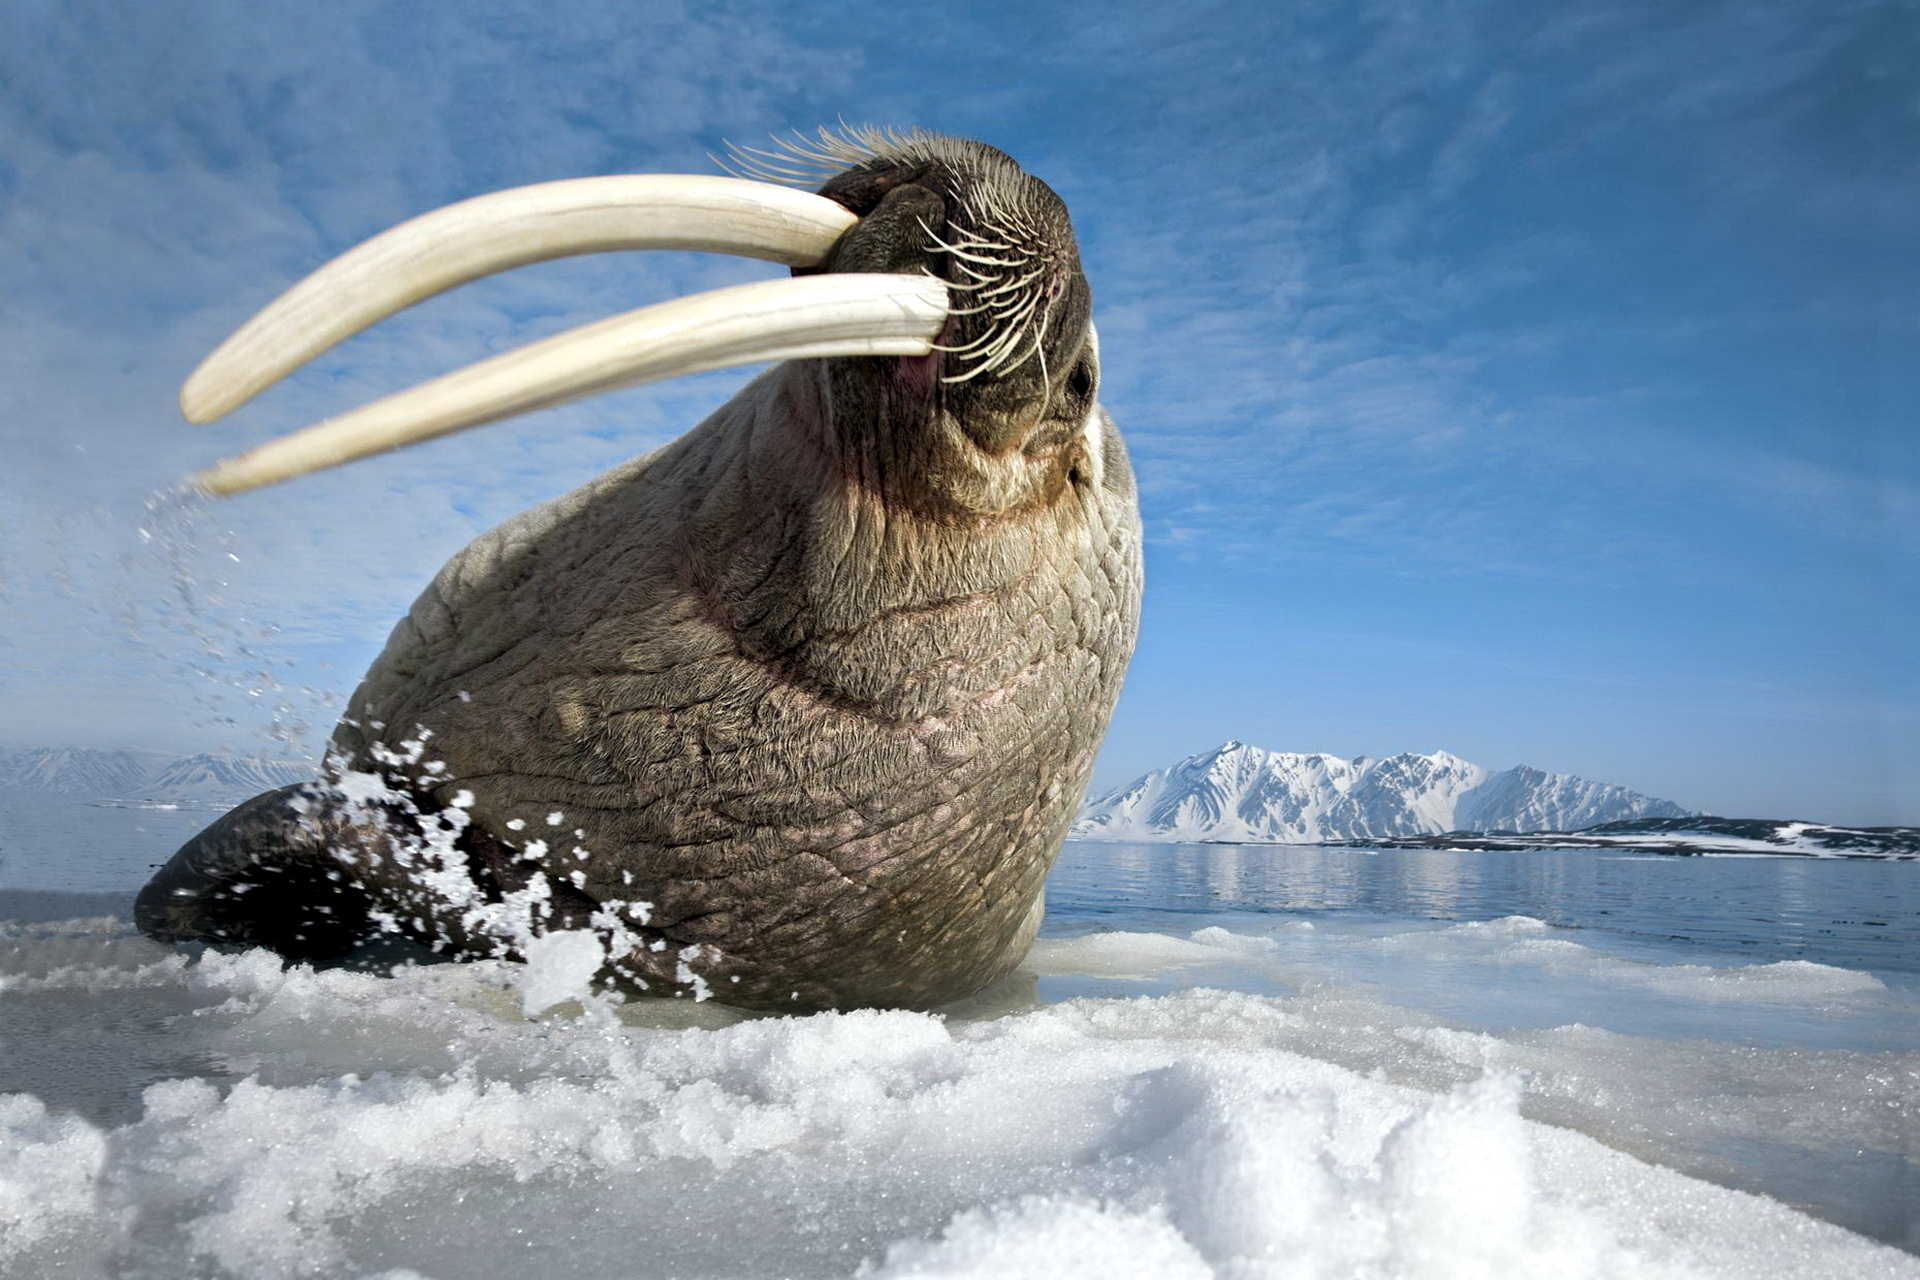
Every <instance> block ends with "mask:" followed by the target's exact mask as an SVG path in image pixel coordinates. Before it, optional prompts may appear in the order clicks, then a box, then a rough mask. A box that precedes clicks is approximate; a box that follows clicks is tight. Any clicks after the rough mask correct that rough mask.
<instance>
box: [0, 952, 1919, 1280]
mask: <svg viewBox="0 0 1920 1280" xmlns="http://www.w3.org/2000/svg"><path fill="white" fill-rule="evenodd" d="M1560 932H1561V931H1555V930H1549V929H1547V927H1546V926H1544V925H1541V924H1540V923H1539V922H1538V921H1533V920H1527V919H1524V918H1515V919H1509V920H1504V921H1494V922H1492V923H1489V924H1485V925H1479V924H1461V925H1454V926H1447V927H1436V928H1419V929H1407V930H1402V931H1389V932H1381V931H1379V930H1375V931H1374V932H1372V933H1366V932H1361V933H1356V934H1354V935H1353V936H1351V937H1342V938H1339V939H1337V940H1332V941H1330V940H1329V939H1328V937H1327V935H1326V934H1325V932H1324V931H1322V932H1321V933H1320V934H1318V935H1315V934H1314V932H1313V926H1312V925H1310V924H1306V923H1304V922H1292V923H1290V924H1286V925H1282V926H1279V927H1277V928H1273V929H1269V930H1268V931H1267V932H1266V933H1264V934H1261V933H1257V932H1252V931H1249V932H1231V931H1229V930H1227V929H1224V928H1220V927H1209V928H1205V929H1201V930H1199V931H1197V932H1194V933H1192V934H1190V935H1187V936H1176V935H1174V934H1158V933H1102V934H1093V935H1088V936H1083V937H1077V938H1054V939H1043V940H1042V942H1041V943H1040V944H1039V946H1038V948H1037V949H1036V952H1035V956H1034V958H1033V960H1032V962H1031V965H1030V968H1031V970H1032V972H1031V974H1030V975H1028V976H1027V977H1026V978H1025V979H1024V980H1016V981H1015V982H1014V983H1012V984H1011V985H1010V986H1009V987H1006V988H1003V989H1001V990H1000V991H998V992H996V993H990V995H989V997H985V998H983V999H982V1000H981V1001H978V1002H976V1003H975V1005H974V1006H973V1007H971V1008H968V1009H960V1010H955V1011H952V1012H950V1013H949V1014H948V1015H947V1016H945V1017H940V1016H933V1015H925V1014H914V1013H901V1012H888V1013H880V1012H863V1013H849V1014H844V1015H820V1016H815V1017H809V1018H799V1019H755V1020H741V1019H739V1018H738V1017H737V1016H736V1015H733V1014H729V1013H728V1012H727V1011H725V1010H722V1009H719V1008H718V1007H716V1006H713V1005H702V1006H693V1005H684V1004H676V1005H664V1004H663V1005H653V1006H646V1005H641V1004H634V1005H628V1006H626V1007H623V1008H617V1009H616V1008H614V1007H612V1006H608V1005H605V1004H601V1003H599V1002H598V1001H596V1000H593V999H588V1000H587V1001H585V1002H584V1004H583V1003H582V1002H580V1001H579V1000H577V999H564V998H565V997H567V996H569V995H575V996H577V995H578V994H579V985H578V978H577V975H573V974H570V973H569V971H568V969H567V966H566V965H565V963H564V959H563V958H559V959H556V960H554V961H553V962H552V963H549V964H545V965H542V966H535V967H534V968H533V969H532V970H529V969H527V968H524V967H522V966H517V965H511V964H504V963H492V962H490V963H480V964H469V965H432V966H426V967H415V968H401V969H399V970H397V971H395V972H393V973H392V974H391V975H388V974H385V973H381V972H378V971H372V972H355V971H348V970H333V971H326V972H315V971H313V970H311V969H308V968H304V967H302V968H293V969H283V968H282V966H281V964H280V963H279V962H278V961H277V960H276V959H275V958H274V957H272V956H270V955H267V954H264V953H261V952H249V953H243V954H237V955H221V954H217V953H204V954H199V955H189V954H186V953H183V952H176V951H169V950H166V949H163V948H161V947H159V946H156V945H154V944H151V943H149V942H147V941H146V940H144V939H142V938H139V937H137V936H135V935H134V934H133V933H132V932H131V930H130V928H129V927H128V926H127V925H126V924H125V923H124V922H123V921H121V920H118V919H114V918H109V917H99V918H93V919H85V920H64V921H59V920H56V921H43V922H39V923H13V924H6V925H0V1017H4V1019H5V1022H4V1030H5V1037H4V1039H3V1040H0V1045H3V1046H4V1049H5V1051H6V1052H8V1053H25V1054H27V1055H28V1057H27V1058H25V1059H17V1060H16V1061H15V1062H14V1063H13V1064H11V1066H10V1068H9V1070H8V1077H9V1078H10V1079H14V1080H25V1081H27V1082H28V1083H30V1084H31V1085H32V1088H30V1089H28V1090H26V1091H23V1092H16V1093H13V1094H10V1095H6V1096H0V1275H5V1276H7V1277H15V1276H19V1277H28V1276H32V1277H59V1276H94V1275H129V1276H156V1277H158V1276H168V1277H177V1276H200V1275H217V1276H244V1277H282V1276H307V1275H319V1276H342V1277H357V1276H386V1277H393V1278H395V1280H397V1278H398V1277H405V1276H416V1275H417V1276H428V1277H435V1278H437V1280H454V1278H455V1277H495V1276H498V1277H508V1276H535V1275H538V1276H542V1277H545V1276H592V1277H601V1276H606V1277H612V1276H642V1275H672V1276H701V1275H713V1276H758V1275H765V1276H774V1275H852V1274H862V1275H871V1276H957V1275H979V1276H1050V1277H1051V1276H1094V1277H1100V1280H1113V1278H1114V1277H1120V1276H1156V1277H1187V1276H1194V1277H1198V1276H1209V1275H1220V1276H1249V1277H1251V1276H1287V1277H1310V1276H1329V1277H1332V1276H1339V1277H1346V1276H1380V1277H1386V1276H1435V1277H1440V1276H1445V1277H1467V1276H1485V1277H1507V1276H1551V1277H1583V1276H1623V1277H1629V1276H1630V1277H1668V1276H1672V1277H1679V1276H1688V1277H1694V1276H1702V1277H1704V1276H1753V1277H1762V1276H1765V1277H1777V1276H1788V1275H1791V1276H1846V1277H1860V1278H1866V1277H1880V1276H1916V1277H1920V1258H1916V1257H1914V1256H1913V1255H1911V1254H1908V1253H1903V1252H1899V1251H1897V1250H1895V1249H1892V1248H1889V1247H1887V1246H1885V1245H1882V1244H1877V1243H1874V1242H1872V1241H1870V1240H1868V1239H1867V1238H1865V1237H1863V1236H1858V1235H1854V1234H1851V1233H1849V1232H1847V1231H1845V1230H1842V1229H1841V1228H1840V1227H1837V1226H1833V1225H1829V1224H1828V1223H1826V1222H1822V1221H1818V1220H1816V1219H1815V1218H1813V1217H1811V1216H1807V1215H1805V1214H1802V1213H1799V1212H1796V1211H1794V1210H1792V1209H1790V1208H1787V1207H1785V1206H1784V1205H1783V1204H1781V1203H1778V1202H1776V1201H1774V1200H1772V1199H1767V1198H1763V1197H1760V1196H1756V1195H1750V1194H1746V1193H1743V1192H1740V1191H1735V1190H1729V1189H1726V1188H1725V1187H1721V1186H1716V1185H1713V1184H1712V1183H1709V1182H1707V1181H1703V1180H1698V1179H1695V1178H1692V1177H1689V1176H1685V1175H1683V1174H1682V1173H1679V1172H1675V1171H1674V1170H1673V1169H1671V1168H1667V1167H1661V1166H1660V1165H1657V1164H1653V1163H1647V1162H1646V1161H1645V1160H1643V1159H1641V1158H1636V1157H1640V1156H1644V1157H1648V1158H1650V1159H1659V1160H1662V1161H1664V1162H1666V1163H1667V1164H1683V1165H1684V1164H1689V1163H1691V1164H1694V1165H1702V1166H1710V1165H1712V1162H1713V1159H1714V1157H1713V1155H1712V1153H1713V1152H1715V1151H1717V1150H1720V1149H1722V1148H1726V1149H1741V1148H1744V1147H1751V1146H1752V1144H1755V1143H1758V1144H1761V1145H1762V1146H1763V1147H1764V1146H1765V1144H1768V1143H1776V1144H1789V1145H1791V1144H1802V1145H1803V1146H1805V1147H1807V1148H1809V1149H1818V1150H1826V1151H1829V1152H1844V1153H1846V1154H1847V1155H1848V1156H1851V1155H1852V1154H1853V1153H1854V1152H1856V1151H1857V1152H1862V1153H1867V1154H1871V1155H1873V1156H1874V1157H1875V1158H1880V1159H1883V1160H1887V1161H1890V1162H1891V1164H1890V1166H1889V1167H1896V1166H1897V1167H1910V1165H1903V1164H1901V1162H1902V1161H1903V1160H1904V1161H1909V1162H1910V1161H1911V1159H1912V1158H1913V1156H1914V1155H1915V1154H1916V1153H1917V1152H1920V1121H1917V1120H1916V1117H1915V1110H1916V1103H1915V1098H1916V1086H1915V1082H1916V1080H1920V1069H1917V1068H1916V1063H1917V1062H1920V1056H1916V1055H1915V1054H1912V1053H1909V1052H1875V1051H1872V1050H1871V1048H1866V1049H1859V1048H1856V1049H1851V1050H1839V1049H1809V1048H1799V1047H1794V1046H1792V1045H1791V1044H1783V1045H1782V1046H1781V1047H1777V1048H1772V1049H1768V1048H1755V1047H1751V1046H1744V1045H1735V1044H1730V1043H1722V1042H1711V1041H1706V1040H1701V1041H1690V1040H1687V1039H1685V1038H1668V1037H1661V1036H1642V1035H1629V1034H1622V1033H1620V1032H1619V1031H1614V1030H1601V1029H1599V1028H1597V1027H1594V1026H1583V1025H1577V1024H1575V1025H1555V1024H1554V1022H1553V1020H1552V1019H1548V1020H1547V1021H1546V1022H1545V1023H1539V1022H1537V1021H1536V1023H1535V1025H1538V1026H1541V1027H1542V1028H1543V1029H1539V1030H1533V1031H1511V1030H1510V1031H1498V1030H1491V1031H1476V1030H1467V1029H1461V1027H1460V1026H1459V1025H1458V1023H1459V1020H1458V1019H1455V1020H1454V1025H1448V1023H1446V1022H1444V1021H1443V1020H1442V1019H1440V1018H1438V1017H1435V1016H1433V1015H1432V1014H1431V1013H1428V1012H1423V1011H1422V1010H1420V1009H1419V1008H1417V1007H1414V1006H1416V1005H1417V1004H1418V1001H1417V1000H1402V999H1400V998H1399V997H1398V996H1392V997H1391V998H1389V997H1390V996H1391V993H1386V992H1383V991H1382V989H1380V988H1379V987H1378V985H1377V984H1372V983H1369V982H1366V981H1364V980H1361V979H1360V978H1359V977H1357V976H1356V975H1358V974H1360V973H1361V972H1362V969H1363V968H1364V966H1365V965H1378V964H1389V965H1391V966H1392V967H1393V968H1394V970H1395V971H1396V972H1398V971H1404V972H1407V973H1410V974H1419V973H1421V972H1423V971H1429V970H1431V971H1436V972H1443V973H1447V974H1449V975H1455V974H1457V973H1458V972H1459V971H1460V970H1461V968H1462V966H1467V967H1469V968H1470V969H1471V970H1472V971H1474V972H1478V973H1481V974H1484V975H1489V976H1492V975H1497V974H1499V973H1502V972H1507V973H1511V974H1513V975H1514V976H1515V981H1516V983H1517V984H1518V985H1519V986H1520V987H1522V988H1527V987H1528V986H1529V984H1532V988H1533V989H1539V990H1546V989H1549V988H1551V989H1554V990H1563V989H1565V988H1566V987H1567V985H1568V984H1569V983H1571V984H1575V985H1578V984H1586V985H1587V986H1588V987H1589V988H1592V989H1594V990H1601V989H1611V990H1621V991H1627V992H1641V993H1648V992H1651V993H1652V995H1653V997H1654V998H1655V999H1656V1002H1664V1004H1663V1005H1662V1006H1661V1007H1663V1008H1666V1009H1667V1010H1668V1012H1669V1015H1674V1014H1675V1011H1680V1012H1679V1013H1678V1014H1677V1016H1681V1017H1684V1016H1685V1013H1684V1011H1685V1010H1686V1009H1689V1008H1691V1009H1695V1010H1697V1011H1699V1012H1700V1013H1701V1014H1702V1016H1707V1015H1711V1014H1713V1013H1714V1012H1715V1011H1719V1012H1721V1013H1724V1012H1725V1010H1727V1009H1728V1008H1729V1007H1737V1008H1740V1009H1745V1010H1747V1011H1748V1012H1747V1015H1746V1016H1750V1017H1755V1018H1759V1019H1762V1020H1764V1018H1765V1017H1766V1011H1767V1010H1769V1009H1773V1010H1778V1011H1780V1013H1781V1015H1782V1017H1783V1020H1784V1021H1785V1022H1787V1023H1791V1022H1792V1021H1793V1019H1794V1018H1796V1017H1797V1018H1803V1019H1804V1018H1808V1017H1816V1018H1817V1017H1825V1018H1835V1019H1840V1020H1841V1021H1843V1022H1844V1021H1845V1020H1847V1019H1849V1018H1852V1019H1855V1020H1858V1019H1859V1018H1862V1017H1866V1018H1869V1019H1870V1018H1873V1017H1878V1016H1882V1015H1885V1014H1886V1013H1887V1011H1888V1007H1889V1002H1894V1003H1900V1002H1905V1003H1908V1004H1911V1003H1913V1001H1914V999H1915V995H1914V993H1911V992H1902V991H1890V990H1889V989H1887V988H1886V987H1885V986H1884V985H1883V984H1882V983H1881V982H1880V981H1879V980H1878V979H1877V978H1875V977H1874V976H1872V975H1871V974H1866V973H1861V972H1856V971H1850V970H1843V969H1836V968H1831V967H1828V966H1824V965H1819V964H1811V963H1806V962H1785V963H1777V964H1770V965H1755V966H1745V967H1742V966H1728V967H1724V968H1720V967H1714V966H1703V965H1694V964H1686V965H1658V964H1646V963H1635V962H1632V961H1628V960H1623V959H1620V958H1617V957H1613V956H1609V955H1606V954H1603V953H1601V952H1598V951H1593V950H1590V949H1588V948H1586V947H1583V946H1579V945H1576V944H1575V943H1573V942H1572V941H1568V940H1566V939H1565V938H1564V937H1560V936H1555V935H1558V934H1559V933H1560ZM1333 941H1337V943H1338V946H1337V947H1333V946H1332V942H1333ZM1295 943H1300V944H1303V945H1306V944H1311V946H1313V947H1316V948H1320V950H1319V951H1318V952H1315V953H1314V954H1315V955H1316V956H1318V960H1316V961H1315V964H1314V966H1313V968H1312V970H1311V971H1310V972H1309V971H1307V970H1301V969H1298V968H1296V967H1293V966H1294V965H1295V962H1296V961H1297V960H1299V959H1300V957H1301V956H1302V955H1304V954H1306V953H1303V952H1297V951H1296V950H1295V949H1294V944H1295ZM1335 955H1349V956H1351V957H1353V960H1352V963H1350V964H1348V963H1346V962H1341V963H1337V964H1333V965H1331V967H1329V966H1328V965H1327V964H1325V963H1321V962H1322V961H1325V960H1326V958H1327V957H1329V956H1335ZM1356 966H1358V967H1356ZM1313 973H1317V974H1318V975H1319V976H1317V977H1315V976H1312V974H1313ZM1209 981H1239V982H1242V983H1250V984H1253V985H1255V986H1259V985H1260V984H1264V985H1265V987H1266V989H1268V990H1270V991H1272V992H1275V994H1256V993H1253V992H1252V991H1247V990H1243V991H1241V992H1226V991H1220V990H1209V989H1206V988H1204V987H1194V986H1192V984H1196V983H1202V982H1209ZM1446 981H1447V983H1448V985H1449V986H1450V987H1457V985H1458V983H1457V977H1453V976H1449V977H1448V978H1447V979H1446ZM1063 986H1064V988H1065V989H1066V990H1068V991H1072V990H1079V991H1083V992H1099V993H1102V994H1101V996H1100V997H1099V998H1095V997H1094V996H1091V995H1080V996H1078V997H1077V998H1070V999H1065V1000H1063V1001H1059V1002H1056V1003H1044V1001H1045V1000H1046V999H1048V998H1049V995H1048V993H1049V992H1050V991H1054V990H1058V989H1060V988H1062V987H1063ZM1129 991H1133V992H1144V993H1146V994H1138V995H1132V996H1130V997H1129V996H1127V995H1126V993H1127V992H1129ZM554 999H562V1000H563V1002H562V1003H561V1004H559V1005H557V1006H556V1007H553V1008H551V1009H549V1010H548V1011H547V1012H546V1013H544V1014H543V1015H541V1016H539V1017H537V1018H529V1017H528V1016H527V1013H526V1009H527V1008H528V1007H529V1006H534V1007H538V1006H540V1005H545V1004H547V1002H548V1001H550V1000H554ZM1523 1012H1524V1011H1523ZM1896 1012H1897V1013H1899V1014H1900V1016H1902V1017H1904V1016H1905V1013H1904V1011H1903V1010H1896ZM1469 1021H1470V1020H1469ZM1513 1021H1514V1022H1515V1023H1518V1024H1522V1025H1524V1024H1525V1023H1526V1022H1527V1021H1528V1020H1527V1019H1526V1018H1525V1017H1516V1018H1515V1019H1514V1020H1513ZM1809 1077H1817V1078H1818V1080H1819V1082H1820V1083H1819V1087H1818V1089H1817V1090H1810V1089H1808V1088H1807V1087H1806V1082H1807V1080H1808V1078H1809ZM1536 1117H1538V1118H1536ZM1543 1118H1544V1120H1551V1121H1553V1123H1546V1122H1543ZM1580 1130H1584V1132H1581V1131H1580ZM1589 1134H1596V1135H1599V1137H1601V1138H1604V1139H1605V1143H1604V1144H1603V1142H1602V1141H1600V1140H1597V1139H1596V1137H1594V1136H1588V1135H1589ZM1782 1149H1786V1148H1782ZM1630 1153H1631V1154H1630ZM1894 1194H1896V1195H1898V1194H1902V1193H1901V1192H1900V1191H1899V1190H1898V1189H1896V1190H1895V1191H1894Z"/></svg>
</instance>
